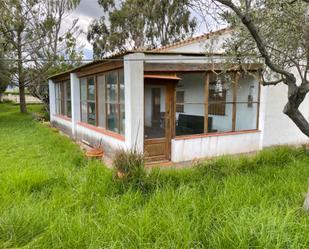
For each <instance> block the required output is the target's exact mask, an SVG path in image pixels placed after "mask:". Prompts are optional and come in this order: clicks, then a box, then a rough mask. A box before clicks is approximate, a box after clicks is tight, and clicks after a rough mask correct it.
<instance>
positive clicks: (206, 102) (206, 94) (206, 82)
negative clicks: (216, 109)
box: [204, 73, 209, 134]
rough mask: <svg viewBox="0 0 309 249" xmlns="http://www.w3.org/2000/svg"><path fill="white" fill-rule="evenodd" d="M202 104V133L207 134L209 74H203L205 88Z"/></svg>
mask: <svg viewBox="0 0 309 249" xmlns="http://www.w3.org/2000/svg"><path fill="white" fill-rule="evenodd" d="M204 91H205V92H204V99H205V100H204V103H205V105H204V106H205V110H204V113H205V117H204V133H205V134H207V133H208V111H209V108H208V106H209V73H206V74H205V88H204Z"/></svg>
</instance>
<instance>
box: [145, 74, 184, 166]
mask: <svg viewBox="0 0 309 249" xmlns="http://www.w3.org/2000/svg"><path fill="white" fill-rule="evenodd" d="M177 82H178V80H175V79H164V78H163V79H145V81H144V86H145V85H153V86H165V137H164V138H150V139H146V138H144V152H146V147H147V146H148V147H149V146H151V145H156V144H158V145H159V144H163V141H165V142H164V143H165V148H164V150H165V153H164V154H162V155H157V156H150V157H149V158H147V160H148V161H150V162H152V161H164V160H168V161H170V160H171V143H172V138H173V137H174V136H175V115H176V114H175V108H176V103H175V95H176V83H177ZM144 89H145V87H144ZM144 91H145V90H144ZM145 103H146V101H145V96H144V124H145ZM144 135H145V131H144Z"/></svg>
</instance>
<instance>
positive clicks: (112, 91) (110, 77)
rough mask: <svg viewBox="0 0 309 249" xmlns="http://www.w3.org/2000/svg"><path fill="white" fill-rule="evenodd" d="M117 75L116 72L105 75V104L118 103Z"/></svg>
mask: <svg viewBox="0 0 309 249" xmlns="http://www.w3.org/2000/svg"><path fill="white" fill-rule="evenodd" d="M117 74H118V72H110V73H107V74H106V84H107V85H106V87H107V102H109V103H110V102H114V103H115V102H117V101H118V86H117Z"/></svg>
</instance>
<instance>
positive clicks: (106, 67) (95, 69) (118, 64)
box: [76, 61, 123, 78]
mask: <svg viewBox="0 0 309 249" xmlns="http://www.w3.org/2000/svg"><path fill="white" fill-rule="evenodd" d="M120 68H123V62H122V61H112V62H104V63H103V62H102V63H98V64H95V65H90V66H85V67H84V68H81V69H77V70H76V74H77V77H79V78H81V77H86V76H89V75H94V74H99V73H104V72H107V71H112V70H116V69H120Z"/></svg>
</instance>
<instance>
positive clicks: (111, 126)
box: [107, 104, 119, 133]
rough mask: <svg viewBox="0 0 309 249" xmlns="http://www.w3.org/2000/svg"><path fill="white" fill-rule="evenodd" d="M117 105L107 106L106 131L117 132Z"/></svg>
mask: <svg viewBox="0 0 309 249" xmlns="http://www.w3.org/2000/svg"><path fill="white" fill-rule="evenodd" d="M117 109H118V108H117V104H107V129H108V130H110V131H114V132H117V133H118V132H119V129H118V111H117Z"/></svg>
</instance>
